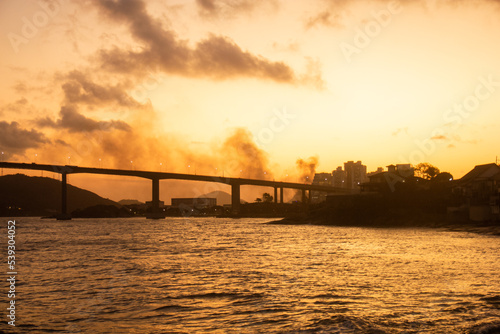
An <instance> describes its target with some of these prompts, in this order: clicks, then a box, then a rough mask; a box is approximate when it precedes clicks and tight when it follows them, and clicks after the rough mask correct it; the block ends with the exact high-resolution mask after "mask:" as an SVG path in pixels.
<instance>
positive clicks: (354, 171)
mask: <svg viewBox="0 0 500 334" xmlns="http://www.w3.org/2000/svg"><path fill="white" fill-rule="evenodd" d="M337 169H338V168H337ZM344 171H345V188H348V189H360V188H359V185H360V184H362V183H364V182H366V181H367V177H366V166H365V165H363V164H362V163H361V161H357V162H354V161H348V162H344Z"/></svg>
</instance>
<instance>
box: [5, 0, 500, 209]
mask: <svg viewBox="0 0 500 334" xmlns="http://www.w3.org/2000/svg"><path fill="white" fill-rule="evenodd" d="M499 18H500V3H499V2H498V1H494V0H476V1H451V0H450V1H447V0H443V1H426V0H408V1H403V0H401V1H384V0H377V1H362V0H307V1H306V0H303V1H302V0H294V1H285V0H272V1H256V0H253V1H250V0H220V1H218V0H193V1H183V0H172V1H168V0H167V1H138V0H137V1H135V0H134V1H116V0H115V1H111V0H110V1H69V0H53V1H38V0H36V1H35V0H33V1H31V0H30V1H22V2H19V1H14V0H6V1H2V2H0V29H1V31H2V32H3V34H2V36H3V38H2V39H0V41H1V42H0V43H1V44H0V48H1V49H0V50H1V52H0V64H1V74H2V75H1V78H2V80H0V88H1V89H0V149H1V150H2V152H4V154H3V160H4V161H5V160H8V161H23V162H31V161H34V160H36V162H39V163H54V164H67V163H68V162H70V163H71V164H77V165H82V166H99V165H100V166H102V167H116V168H135V169H150V170H160V169H161V170H164V171H172V172H188V173H192V172H193V173H194V171H195V170H196V172H197V173H199V174H201V173H203V174H219V175H220V174H222V172H223V173H225V175H229V176H239V175H241V176H245V177H255V178H274V179H276V180H281V179H288V180H290V181H292V180H297V178H298V175H299V174H300V171H298V170H297V167H296V161H297V159H299V158H302V159H308V158H309V157H317V158H318V160H319V164H318V166H317V171H328V172H330V171H331V170H333V169H334V168H336V167H337V166H339V165H342V164H343V163H344V162H345V161H348V160H355V161H356V160H362V161H363V163H364V164H366V165H367V166H368V170H369V171H371V170H375V169H376V168H377V167H379V166H386V165H388V164H391V163H412V164H417V163H419V162H429V163H431V164H434V165H436V166H438V167H439V168H440V169H441V170H443V171H449V172H451V173H452V174H453V175H454V176H455V177H456V178H457V177H461V176H462V175H463V174H465V173H466V172H467V171H468V170H470V169H471V168H472V167H473V166H474V165H476V164H482V163H489V162H494V161H495V157H496V155H499V154H500V150H498V149H497V148H496V147H495V144H496V143H497V142H498V139H499V136H500V134H499V131H498V130H497V129H498V127H499V125H500V124H499V123H500V113H498V107H499V106H500V66H499V62H498V59H500V19H499ZM99 159H100V160H99ZM121 181H122V180H120V182H117V181H116V180H113V179H111V180H110V179H103V178H97V177H84V176H78V177H76V176H75V177H73V181H72V183H73V184H75V185H78V186H82V187H85V188H87V189H89V190H94V191H97V192H98V193H99V194H100V195H103V196H105V197H110V198H112V199H115V200H119V199H122V198H134V197H135V198H139V199H141V200H146V199H148V198H149V196H150V190H149V187H150V185H149V184H147V182H146V183H144V182H142V181H138V180H127V181H126V182H121ZM119 184H122V185H119ZM125 184H127V186H125ZM165 187H166V188H167V187H169V189H170V191H166V190H164V191H163V193H162V199H164V200H165V201H166V202H168V197H170V195H172V196H182V195H192V194H194V193H198V192H199V191H202V192H203V191H204V190H206V189H205V188H206V187H205V186H201V185H199V186H196V189H194V190H193V187H191V186H190V187H191V188H190V190H189V191H187V190H186V187H184V186H183V185H182V184H173V183H172V184H170V186H165ZM212 190H213V189H212ZM259 191H260V190H259ZM252 196H253V194H252Z"/></svg>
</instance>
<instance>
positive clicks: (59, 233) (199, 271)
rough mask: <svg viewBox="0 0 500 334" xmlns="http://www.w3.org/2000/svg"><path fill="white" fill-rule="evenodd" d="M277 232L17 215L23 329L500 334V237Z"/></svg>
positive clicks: (254, 223)
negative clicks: (497, 333) (498, 332)
mask: <svg viewBox="0 0 500 334" xmlns="http://www.w3.org/2000/svg"><path fill="white" fill-rule="evenodd" d="M265 222H266V220H262V219H238V220H232V219H215V218H206V219H200V218H173V219H172V218H169V219H166V220H164V221H151V220H145V219H127V220H121V219H114V220H110V219H108V220H106V219H100V220H99V219H98V220H95V219H94V220H79V219H77V220H72V221H69V222H59V221H51V220H39V219H37V218H21V219H18V220H17V225H18V230H17V241H18V245H19V250H20V253H19V254H18V260H19V262H18V268H19V269H18V271H19V276H18V278H19V283H18V289H19V294H18V298H17V299H18V301H19V309H18V313H17V314H18V319H17V321H16V327H17V328H16V329H18V330H23V331H24V332H36V333H49V332H50V333H52V332H61V333H204V332H212V333H318V332H323V333H463V332H466V333H467V332H469V331H472V332H478V331H477V327H479V326H481V325H483V324H487V323H492V322H495V321H496V326H497V329H498V328H500V327H499V326H500V322H499V321H498V319H500V276H499V275H498V273H499V272H498V264H499V263H500V255H499V253H498V244H499V243H498V240H499V239H498V237H493V236H484V235H478V234H472V233H465V232H445V231H439V230H432V229H368V228H341V227H325V226H310V225H309V226H283V225H267V224H263V223H265ZM2 322H4V319H2Z"/></svg>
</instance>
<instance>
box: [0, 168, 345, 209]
mask: <svg viewBox="0 0 500 334" xmlns="http://www.w3.org/2000/svg"><path fill="white" fill-rule="evenodd" d="M0 168H9V169H27V170H40V171H48V172H53V173H58V174H61V179H62V190H61V214H60V216H59V219H71V217H70V215H69V214H68V212H67V175H68V174H101V175H121V176H132V177H140V178H145V179H149V180H151V181H152V205H153V214H152V215H151V217H149V218H164V217H162V214H161V212H160V209H159V203H160V180H188V181H202V182H216V183H223V184H227V185H230V186H231V212H232V214H234V215H238V213H239V209H240V187H241V186H243V185H252V186H263V187H272V188H274V201H275V203H277V202H278V189H279V190H280V196H279V197H280V203H283V189H286V188H288V189H298V190H302V201H303V202H305V201H306V191H309V193H310V192H311V191H320V192H328V193H334V192H335V193H339V192H341V193H346V192H349V190H348V189H343V188H335V187H330V186H321V185H313V184H305V183H294V182H282V181H270V180H258V179H247V178H234V177H221V176H210V175H195V174H182V173H164V172H152V171H140V170H126V169H109V168H93V167H80V166H72V165H47V164H36V163H31V164H29V163H18V162H0ZM309 198H310V196H309Z"/></svg>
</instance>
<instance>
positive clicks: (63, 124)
mask: <svg viewBox="0 0 500 334" xmlns="http://www.w3.org/2000/svg"><path fill="white" fill-rule="evenodd" d="M59 116H60V118H59V119H58V120H57V121H53V120H52V119H50V118H49V117H46V118H42V119H39V120H37V121H36V124H37V125H38V126H41V127H51V128H62V129H66V130H68V131H69V132H93V131H98V130H100V131H109V130H121V131H131V127H130V126H129V125H128V124H127V123H125V122H123V121H116V120H111V121H96V120H93V119H91V118H88V117H86V116H84V115H82V114H80V113H79V112H78V111H77V110H76V108H75V107H74V106H63V107H61V110H60V112H59Z"/></svg>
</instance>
